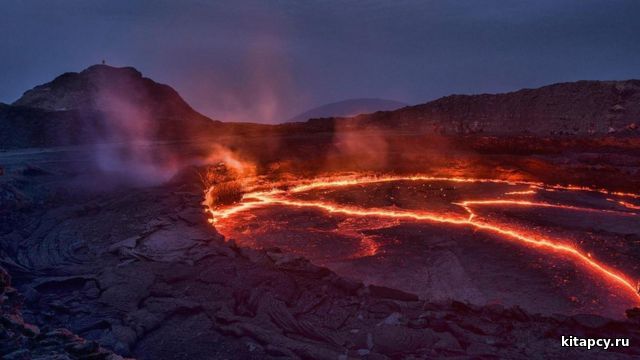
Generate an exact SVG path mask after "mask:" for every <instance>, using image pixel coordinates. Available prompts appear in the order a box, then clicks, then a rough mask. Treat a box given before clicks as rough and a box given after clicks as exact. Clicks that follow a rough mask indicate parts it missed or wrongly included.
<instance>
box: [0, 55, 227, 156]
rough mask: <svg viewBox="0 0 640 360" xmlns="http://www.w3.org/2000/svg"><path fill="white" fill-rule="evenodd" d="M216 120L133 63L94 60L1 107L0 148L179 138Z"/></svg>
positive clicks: (207, 129) (212, 126)
mask: <svg viewBox="0 0 640 360" xmlns="http://www.w3.org/2000/svg"><path fill="white" fill-rule="evenodd" d="M219 125H220V122H218V121H213V120H211V119H209V118H207V117H206V116H204V115H201V114H200V113H198V112H197V111H195V110H193V109H192V108H191V107H190V106H189V105H188V104H187V103H186V102H185V101H184V100H183V99H182V97H180V95H179V94H178V93H177V92H176V91H175V90H174V89H172V88H171V87H170V86H168V85H164V84H159V83H157V82H155V81H153V80H151V79H149V78H145V77H143V76H142V74H141V73H140V72H139V71H137V70H136V69H134V68H131V67H124V68H116V67H111V66H107V65H94V66H91V67H89V68H87V69H85V70H83V71H81V72H79V73H65V74H62V75H60V76H58V77H57V78H55V79H54V80H53V81H51V82H48V83H46V84H43V85H39V86H36V87H35V88H33V89H31V90H29V91H27V92H25V93H24V95H23V96H22V97H21V98H20V99H18V100H17V101H15V102H14V103H13V104H12V105H11V106H9V105H2V106H0V130H2V131H0V148H12V147H31V146H51V145H70V144H80V143H92V142H101V141H130V140H180V139H187V138H191V137H193V136H196V135H203V134H208V133H210V132H215V129H216V128H217V127H219Z"/></svg>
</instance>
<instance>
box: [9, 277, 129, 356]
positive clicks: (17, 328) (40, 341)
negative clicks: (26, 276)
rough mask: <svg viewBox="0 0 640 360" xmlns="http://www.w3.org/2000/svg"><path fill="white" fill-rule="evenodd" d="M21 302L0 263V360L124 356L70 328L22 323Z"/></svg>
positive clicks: (20, 297) (20, 296) (21, 299)
mask: <svg viewBox="0 0 640 360" xmlns="http://www.w3.org/2000/svg"><path fill="white" fill-rule="evenodd" d="M22 303H23V297H22V295H20V294H19V293H18V292H17V291H16V289H14V288H13V287H11V277H10V276H9V274H8V273H7V272H6V270H5V269H4V268H3V267H1V266H0V355H2V358H3V359H6V360H23V359H24V360H27V359H103V360H118V359H120V360H122V359H123V358H122V357H121V356H119V355H116V354H114V353H112V352H111V351H109V350H106V349H104V348H103V347H101V346H100V344H98V343H97V342H96V341H87V340H85V339H83V338H81V337H79V336H77V335H75V334H73V333H72V332H71V331H69V330H66V329H62V328H57V329H53V328H49V327H47V326H46V325H45V326H44V327H43V328H42V329H41V328H39V327H38V326H35V325H33V324H29V323H27V322H25V321H24V319H23V317H22V312H21V308H22Z"/></svg>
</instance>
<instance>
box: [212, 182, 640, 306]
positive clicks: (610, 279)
mask: <svg viewBox="0 0 640 360" xmlns="http://www.w3.org/2000/svg"><path fill="white" fill-rule="evenodd" d="M398 181H424V182H429V181H431V182H433V181H445V182H454V183H456V182H458V183H497V184H508V185H521V186H522V185H526V186H529V187H530V188H535V189H538V190H540V191H547V190H549V191H555V190H559V191H588V192H598V193H602V194H607V195H614V196H619V197H630V198H640V195H637V194H631V193H619V192H610V191H607V190H605V189H591V188H585V187H578V186H561V185H551V186H549V185H545V184H542V183H536V182H527V181H508V180H501V179H474V178H460V177H451V178H448V177H433V176H426V175H414V176H363V177H358V176H357V175H354V176H347V177H324V178H318V179H314V180H308V181H305V180H302V181H297V182H288V183H278V184H277V186H284V187H288V190H278V189H274V190H266V191H265V190H259V189H257V190H254V191H251V192H249V193H246V194H245V195H244V197H243V199H242V201H240V202H239V203H237V204H235V205H232V206H228V207H222V208H213V207H209V208H208V211H209V212H210V214H211V220H210V221H211V222H212V223H214V224H216V223H218V222H219V221H220V220H222V219H229V218H232V217H233V216H234V215H236V214H238V213H241V212H245V211H248V210H251V209H254V208H258V207H266V206H274V205H279V206H287V207H295V208H313V209H319V210H323V211H326V212H328V213H335V214H343V215H347V216H349V217H373V218H389V219H406V220H413V221H427V222H432V223H443V224H449V225H453V226H470V227H472V228H474V229H478V230H482V231H485V232H488V233H492V234H494V235H497V236H498V237H499V238H503V239H505V240H511V241H514V242H517V243H520V244H523V245H527V246H531V247H535V248H537V249H539V250H540V251H544V252H552V253H556V254H563V255H566V256H567V258H568V259H571V260H573V262H575V263H577V264H580V265H582V266H583V267H585V268H587V269H590V270H591V271H593V272H594V273H596V274H598V275H599V276H600V277H601V278H602V279H603V280H605V281H606V282H607V283H609V284H612V285H618V286H620V287H621V288H622V289H624V290H625V292H628V295H630V296H633V297H635V298H636V299H637V300H638V301H639V302H640V294H639V293H638V291H637V289H636V283H635V282H634V281H631V280H630V279H629V277H628V276H627V275H624V274H622V273H621V272H619V271H617V270H615V269H613V268H611V267H610V266H608V265H606V264H603V263H601V262H600V261H598V260H596V259H593V258H592V256H591V254H589V253H587V252H585V251H583V250H581V249H579V248H577V247H575V246H573V245H570V244H571V242H569V241H566V240H565V241H563V240H562V239H553V238H548V237H546V236H544V235H542V234H540V233H536V232H535V231H533V230H528V229H527V230H522V229H519V228H518V229H516V228H512V227H509V226H508V225H504V224H498V223H495V222H492V221H489V220H487V219H482V218H481V217H480V216H479V215H478V214H476V213H475V212H474V211H473V208H474V207H477V206H523V207H547V208H556V209H564V210H572V211H590V212H608V213H613V214H617V215H623V216H635V215H636V214H635V213H631V212H625V211H615V210H605V209H595V208H585V207H578V206H571V205H561V204H551V203H545V202H534V201H523V200H510V199H484V200H467V201H460V202H456V203H453V204H455V205H458V206H460V207H462V208H463V209H464V210H465V211H466V213H467V214H468V216H464V215H460V214H456V213H438V212H429V211H423V210H403V209H397V208H363V207H357V206H348V205H341V204H336V203H331V202H326V201H319V200H301V199H298V198H295V197H294V196H292V195H293V194H299V193H304V192H308V191H310V190H315V189H326V188H342V187H348V186H358V185H366V184H373V183H381V182H398ZM535 193H536V191H534V190H528V191H517V192H511V193H506V195H521V194H535ZM618 203H619V204H621V205H623V206H625V207H627V208H629V209H635V205H633V204H630V203H627V202H624V201H619V202H618Z"/></svg>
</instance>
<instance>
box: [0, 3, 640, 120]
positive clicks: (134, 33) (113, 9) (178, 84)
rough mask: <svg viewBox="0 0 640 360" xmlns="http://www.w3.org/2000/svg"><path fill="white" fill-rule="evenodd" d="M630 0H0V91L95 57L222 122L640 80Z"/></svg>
mask: <svg viewBox="0 0 640 360" xmlns="http://www.w3.org/2000/svg"><path fill="white" fill-rule="evenodd" d="M639 16H640V1H635V0H630V1H618V0H602V1H592V0H537V1H497V0H496V1H494V0H483V1H480V0H478V1H464V0H456V1H429V0H423V1H413V0H397V1H337V0H326V1H299V2H298V1H286V0H267V1H240V0H236V1H196V0H190V1H168V0H148V1H132V0H108V1H88V0H57V1H50V0H3V2H2V11H1V12H0V49H2V56H0V102H5V103H10V102H13V101H15V100H16V99H17V98H18V97H19V96H20V95H21V94H22V92H24V91H25V90H27V89H29V88H31V87H33V86H35V85H37V84H40V83H43V82H47V81H49V80H51V79H53V78H54V77H55V76H57V75H59V74H61V73H63V72H67V71H80V70H82V69H84V68H86V67H88V66H89V65H91V64H94V63H98V62H100V61H101V60H102V59H105V60H106V61H107V63H108V64H111V65H114V66H134V67H136V68H137V69H139V70H140V71H141V72H142V73H143V74H144V75H145V76H148V77H151V78H153V79H154V80H156V81H160V82H163V83H167V84H169V85H171V86H173V87H174V88H176V89H177V90H178V91H179V92H180V93H181V94H182V95H183V96H184V98H185V99H186V100H187V101H188V102H189V103H190V104H191V105H193V107H194V108H196V109H197V110H199V111H201V112H203V113H204V114H206V115H209V116H211V117H213V118H217V119H221V120H228V121H233V120H238V121H254V122H277V121H279V120H286V119H288V118H290V117H292V116H294V115H296V114H298V113H300V112H302V111H305V110H307V109H309V108H311V107H315V106H317V105H322V104H326V103H329V102H334V101H339V100H344V99H349V98H361V97H376V98H384V99H391V100H398V101H403V102H406V103H411V104H415V103H421V102H426V101H428V100H431V99H434V98H437V97H440V96H444V95H448V94H452V93H482V92H502V91H509V90H515V89H519V88H523V87H536V86H540V85H544V84H549V83H554V82H562V81H572V80H579V79H628V78H640V20H639Z"/></svg>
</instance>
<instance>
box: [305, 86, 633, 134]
mask: <svg viewBox="0 0 640 360" xmlns="http://www.w3.org/2000/svg"><path fill="white" fill-rule="evenodd" d="M334 121H342V122H345V123H346V124H351V125H352V126H354V127H360V126H372V125H373V126H376V127H382V128H393V129H400V130H408V131H423V132H438V133H443V134H448V135H461V134H462V135H464V134H477V133H483V134H490V135H521V134H532V135H539V136H554V135H563V136H566V135H569V136H590V135H602V134H616V135H633V134H638V133H639V130H638V127H639V126H640V80H626V81H578V82H572V83H560V84H554V85H549V86H544V87H541V88H537V89H523V90H519V91H515V92H510V93H505V94H482V95H451V96H447V97H443V98H440V99H438V100H435V101H431V102H428V103H426V104H421V105H416V106H410V107H405V108H402V109H399V110H396V111H391V112H379V113H374V114H368V115H360V116H357V117H355V118H353V119H334ZM310 123H311V124H315V126H316V127H318V126H320V127H321V126H328V125H327V123H326V121H322V123H324V124H321V122H320V121H311V122H310Z"/></svg>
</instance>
